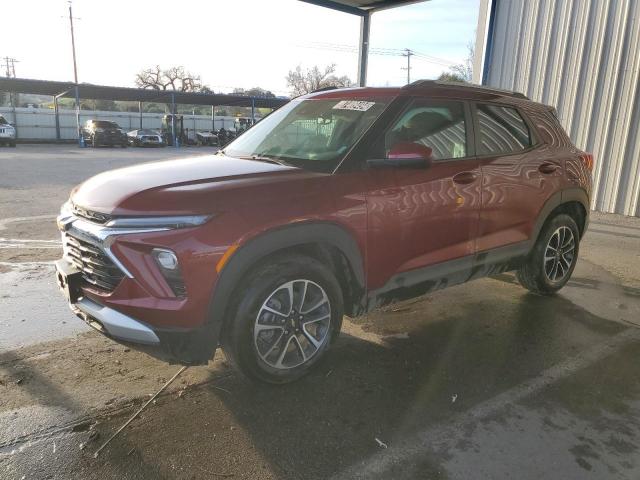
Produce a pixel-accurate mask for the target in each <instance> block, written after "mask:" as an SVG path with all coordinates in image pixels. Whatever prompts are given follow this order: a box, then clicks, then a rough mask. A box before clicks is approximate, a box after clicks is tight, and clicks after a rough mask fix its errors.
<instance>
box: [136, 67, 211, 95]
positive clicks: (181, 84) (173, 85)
mask: <svg viewBox="0 0 640 480" xmlns="http://www.w3.org/2000/svg"><path fill="white" fill-rule="evenodd" d="M135 83H136V86H137V87H138V88H148V89H153V90H177V91H179V92H199V91H201V90H202V89H203V85H202V83H201V81H200V75H194V74H192V73H190V72H188V71H186V70H185V69H184V67H171V68H166V69H163V68H160V65H156V66H155V67H152V68H147V69H145V70H142V71H141V72H140V73H138V74H136V80H135Z"/></svg>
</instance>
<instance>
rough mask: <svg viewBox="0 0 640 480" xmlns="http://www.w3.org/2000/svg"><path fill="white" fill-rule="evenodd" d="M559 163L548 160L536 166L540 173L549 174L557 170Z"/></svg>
mask: <svg viewBox="0 0 640 480" xmlns="http://www.w3.org/2000/svg"><path fill="white" fill-rule="evenodd" d="M558 167H559V165H556V164H555V163H550V162H544V163H543V164H542V165H540V166H539V167H538V170H539V171H540V173H546V174H550V173H553V172H555V171H556V170H558Z"/></svg>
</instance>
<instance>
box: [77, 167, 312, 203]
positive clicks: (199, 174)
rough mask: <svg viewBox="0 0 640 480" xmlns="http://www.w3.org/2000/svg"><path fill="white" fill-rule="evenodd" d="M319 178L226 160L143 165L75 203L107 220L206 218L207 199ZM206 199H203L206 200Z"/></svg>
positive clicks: (90, 185)
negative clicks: (180, 215) (164, 216)
mask: <svg viewBox="0 0 640 480" xmlns="http://www.w3.org/2000/svg"><path fill="white" fill-rule="evenodd" d="M292 175H293V176H296V177H307V176H317V175H320V174H314V173H310V172H306V171H304V170H300V169H297V168H294V167H288V166H282V165H277V164H272V163H266V162H258V161H253V160H242V159H238V158H232V157H227V156H223V155H207V156H201V157H194V158H182V159H176V160H168V161H162V162H153V163H144V164H140V165H135V166H132V167H126V168H121V169H117V170H111V171H108V172H104V173H101V174H99V175H96V176H95V177H92V178H90V179H89V180H87V181H86V182H84V183H83V184H81V185H79V186H78V187H76V189H75V190H74V191H73V192H72V195H71V201H72V202H73V203H74V204H75V205H78V206H80V207H82V208H85V209H90V210H94V211H97V212H101V213H109V214H119V215H127V214H140V213H141V212H144V213H146V214H148V215H153V214H164V213H167V212H171V213H200V212H201V213H207V212H208V211H209V210H210V209H211V208H212V206H211V205H210V204H208V203H209V202H207V201H206V200H207V197H206V194H209V193H210V192H211V191H212V190H228V189H229V187H230V186H232V187H237V186H238V185H242V184H255V183H256V182H261V183H265V182H273V181H275V180H277V179H279V180H280V181H282V180H285V178H281V177H290V176H292ZM203 195H205V196H203Z"/></svg>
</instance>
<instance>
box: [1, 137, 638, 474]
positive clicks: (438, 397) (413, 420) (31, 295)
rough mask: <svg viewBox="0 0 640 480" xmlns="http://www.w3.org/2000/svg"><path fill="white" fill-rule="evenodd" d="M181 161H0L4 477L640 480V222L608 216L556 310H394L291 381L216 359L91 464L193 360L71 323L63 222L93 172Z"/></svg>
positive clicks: (474, 296)
mask: <svg viewBox="0 0 640 480" xmlns="http://www.w3.org/2000/svg"><path fill="white" fill-rule="evenodd" d="M204 152H206V150H201V149H194V148H192V149H185V150H183V151H182V152H180V154H187V155H194V154H202V153H204ZM175 154H176V152H175V150H173V149H162V150H160V149H158V150H140V149H135V150H134V149H127V150H113V149H99V150H82V151H81V150H78V149H76V148H75V147H51V146H18V148H17V149H16V150H11V151H8V149H4V150H1V149H0V256H1V257H0V332H1V335H0V478H3V479H4V478H7V479H13V478H17V479H19V478H36V479H40V478H60V479H63V478H64V479H69V478H82V479H85V478H87V479H92V478H95V479H103V478H131V479H133V478H136V479H138V478H154V479H155V478H179V479H183V478H196V479H200V478H203V479H205V478H212V479H213V478H251V479H254V478H256V479H258V478H260V479H261V478H265V479H266V478H269V479H271V478H273V479H301V478H305V479H306V478H318V479H320V478H323V479H324V478H344V479H351V478H381V479H383V478H384V479H387V478H394V479H396V478H399V479H402V478H406V479H413V478H425V479H440V478H442V479H485V478H495V479H503V478H505V479H506V478H513V479H538V478H544V479H550V478H562V479H589V478H593V479H613V478H620V479H637V478H640V452H639V450H638V449H639V447H640V373H639V371H638V369H637V365H638V358H639V354H640V329H638V328H637V326H640V220H639V219H635V218H625V217H619V216H616V215H601V214H594V215H593V216H592V221H591V226H590V230H589V232H588V233H587V235H586V236H585V238H584V240H583V243H582V245H581V257H580V260H579V263H578V265H577V268H576V271H575V272H574V275H573V278H572V280H571V281H570V282H569V284H568V285H567V287H565V288H564V289H563V290H562V291H561V293H560V294H559V295H557V296H555V297H553V298H541V297H536V296H534V295H531V294H529V293H527V292H526V291H525V290H524V289H522V288H521V287H520V286H519V285H517V283H516V281H515V278H514V276H513V275H512V274H503V275H498V276H496V277H494V278H489V279H483V280H478V281H475V282H471V283H468V284H466V285H461V286H457V287H453V288H450V289H448V290H443V291H440V292H436V293H434V294H432V295H428V296H426V297H422V298H420V299H415V300H412V301H408V302H405V303H402V304H398V305H393V306H390V307H388V308H386V309H385V310H384V311H378V312H374V313H372V314H370V315H369V316H367V317H365V318H359V319H355V320H353V321H347V322H345V327H344V330H343V334H342V335H341V338H340V340H339V342H338V343H337V344H336V346H335V348H334V349H333V351H332V352H331V354H330V356H329V357H328V358H327V361H326V362H324V363H323V364H322V365H321V367H320V368H319V369H318V370H317V371H316V372H314V373H313V374H312V375H310V376H309V377H307V378H305V379H303V380H302V381H300V382H298V383H296V384H294V385H289V386H285V387H277V388H274V387H265V386H261V385H254V384H251V383H249V382H247V381H246V380H244V379H243V378H242V377H240V376H239V375H237V374H235V373H234V372H233V370H231V369H230V368H229V367H228V366H227V364H226V362H225V359H224V356H223V355H222V354H221V353H218V354H217V355H216V358H215V360H214V361H212V362H211V363H210V364H209V366H207V367H198V368H191V369H189V370H187V371H186V372H185V374H184V375H183V376H182V377H180V379H179V380H178V381H177V382H176V383H175V384H174V385H172V386H171V387H170V388H169V389H168V391H167V392H166V394H163V395H162V396H161V397H160V398H159V399H158V400H157V402H156V403H155V404H153V405H152V406H150V408H149V409H148V410H147V411H146V412H144V413H143V415H142V418H139V419H137V420H135V421H134V422H133V423H132V424H131V425H130V426H129V428H128V429H127V430H126V431H125V432H124V434H123V435H122V436H120V437H118V438H117V439H116V440H115V441H114V442H113V443H112V444H111V445H110V446H109V447H108V448H107V449H106V450H105V451H104V452H103V453H102V455H101V456H100V457H98V458H97V459H96V458H93V452H94V451H95V450H96V448H97V447H98V446H99V445H100V443H101V442H102V441H103V440H105V439H106V438H107V437H108V436H109V435H110V434H111V433H112V432H114V431H115V430H116V429H117V428H118V426H119V425H120V424H122V422H124V420H125V419H126V418H127V417H128V416H129V415H131V413H132V412H133V411H134V410H135V408H137V407H138V406H140V405H141V404H142V402H143V401H144V400H145V399H146V398H148V395H149V394H151V393H153V392H154V391H155V390H157V389H158V388H159V387H160V386H161V385H162V384H163V383H164V382H165V381H166V380H167V379H168V378H170V376H171V375H173V373H174V372H175V371H176V370H177V367H176V366H169V365H165V364H163V363H160V362H158V361H157V360H154V359H152V358H150V357H148V356H146V355H144V354H141V353H139V352H136V351H133V350H129V349H127V348H125V347H123V346H121V345H117V344H114V343H112V342H110V341H109V340H107V339H104V338H102V337H101V336H99V335H98V334H96V333H94V332H92V331H88V330H87V329H86V328H85V327H84V325H83V324H82V323H81V322H79V321H78V320H77V319H75V317H73V316H72V315H71V314H70V313H69V312H68V310H67V308H66V306H65V305H64V302H63V301H62V299H61V298H60V295H59V294H58V293H57V291H56V289H55V286H54V285H53V281H52V279H51V275H50V273H51V266H50V264H49V263H48V262H50V260H51V259H53V258H56V256H57V255H59V246H58V245H57V244H56V243H55V242H56V236H55V235H56V232H55V228H54V227H53V225H52V216H53V215H54V214H55V212H56V211H57V208H58V207H59V204H60V203H62V202H63V201H64V199H65V197H66V196H67V195H68V191H69V189H70V188H71V187H72V185H73V184H74V183H77V182H78V181H81V180H82V179H83V178H86V177H87V176H89V175H91V174H93V173H97V172H98V171H101V170H104V169H108V168H114V167H116V166H120V165H126V164H131V163H137V162H141V161H151V160H154V159H159V158H162V157H167V156H173V155H175Z"/></svg>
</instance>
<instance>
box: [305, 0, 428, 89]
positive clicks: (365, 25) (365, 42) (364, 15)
mask: <svg viewBox="0 0 640 480" xmlns="http://www.w3.org/2000/svg"><path fill="white" fill-rule="evenodd" d="M300 1H301V2H305V3H310V4H312V5H317V6H319V7H325V8H330V9H332V10H337V11H339V12H344V13H350V14H352V15H358V16H359V17H360V42H359V43H360V45H359V49H358V50H359V52H358V85H360V86H361V87H364V86H366V85H367V62H368V59H369V31H370V30H371V15H372V14H373V13H375V12H377V11H380V10H385V9H387V8H395V7H402V6H404V5H409V4H411V3H421V2H425V1H428V0H300Z"/></svg>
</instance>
